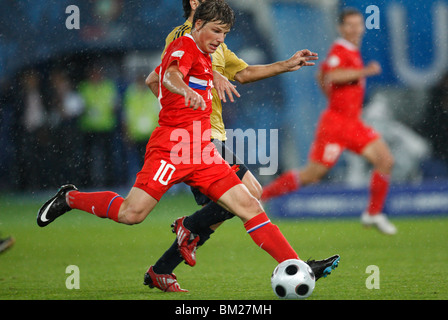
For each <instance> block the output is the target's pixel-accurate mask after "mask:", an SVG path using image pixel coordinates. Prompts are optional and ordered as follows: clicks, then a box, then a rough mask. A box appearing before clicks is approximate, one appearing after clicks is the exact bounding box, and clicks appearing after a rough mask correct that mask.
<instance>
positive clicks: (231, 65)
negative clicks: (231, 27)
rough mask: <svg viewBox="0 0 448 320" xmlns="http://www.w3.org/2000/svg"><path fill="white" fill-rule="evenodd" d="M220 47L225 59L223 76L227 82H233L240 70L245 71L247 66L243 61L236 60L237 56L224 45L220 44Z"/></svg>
mask: <svg viewBox="0 0 448 320" xmlns="http://www.w3.org/2000/svg"><path fill="white" fill-rule="evenodd" d="M221 46H222V50H223V54H224V59H225V68H224V74H223V75H224V76H225V77H227V78H228V79H229V80H231V81H234V80H235V75H236V74H237V73H238V72H240V71H241V70H244V69H246V68H247V67H248V66H249V65H248V64H247V63H246V62H245V61H244V60H243V59H240V58H238V56H237V55H236V54H235V53H234V52H233V51H232V50H230V49H229V48H228V47H227V46H226V45H225V44H224V43H222V44H221Z"/></svg>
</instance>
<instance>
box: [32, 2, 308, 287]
mask: <svg viewBox="0 0 448 320" xmlns="http://www.w3.org/2000/svg"><path fill="white" fill-rule="evenodd" d="M233 22H234V13H233V11H232V9H231V8H230V7H229V6H228V5H227V4H226V3H225V2H224V1H223V0H208V1H206V2H204V3H203V4H201V5H200V6H199V7H198V9H197V10H196V13H195V16H194V19H193V28H192V32H191V34H190V35H188V36H184V37H181V38H179V39H177V40H175V41H173V42H172V43H171V44H170V46H169V47H168V48H167V50H166V52H165V54H164V57H163V59H162V63H161V64H160V65H159V67H158V73H159V75H160V80H159V101H160V105H161V111H160V114H159V125H160V126H159V127H157V128H156V129H155V130H154V132H153V134H152V135H151V138H150V139H149V142H148V146H147V151H146V155H145V163H144V165H143V168H142V170H141V171H140V172H139V173H138V174H137V179H136V182H135V184H134V186H133V187H132V189H131V191H130V192H129V194H128V196H127V197H126V198H125V199H124V198H123V197H121V196H120V195H118V194H117V193H115V192H110V191H103V192H89V193H86V192H80V191H78V190H77V189H76V187H75V186H73V185H65V186H62V187H61V188H60V189H59V191H58V192H57V193H56V195H55V196H53V197H52V198H51V199H49V200H48V201H47V202H46V203H45V204H44V205H43V206H42V207H41V208H40V210H39V212H38V215H37V223H38V225H39V226H41V227H44V226H46V225H48V224H49V223H51V222H53V221H54V220H55V219H56V218H58V217H59V216H61V215H63V214H64V213H66V212H68V211H70V210H71V209H79V210H82V211H86V212H89V213H91V214H93V215H96V216H98V217H100V218H108V219H111V220H113V221H116V222H119V223H124V224H129V225H132V224H136V223H140V222H142V221H143V220H144V219H145V218H146V217H147V215H148V214H149V213H150V212H151V211H152V209H153V208H154V207H155V206H156V204H157V203H158V201H159V200H160V198H161V197H162V195H163V194H164V193H165V192H166V191H167V190H168V189H169V188H170V187H171V186H172V185H174V184H176V183H180V182H185V183H187V184H189V185H190V186H193V187H197V188H198V189H199V190H200V191H201V192H202V193H204V194H205V195H207V196H208V197H209V198H210V199H212V200H213V201H216V202H218V203H219V204H220V205H222V206H223V207H225V208H226V209H228V210H230V211H231V212H233V213H234V214H235V215H237V216H238V217H239V218H240V219H241V220H242V222H243V223H244V227H245V229H246V230H247V233H249V235H250V236H251V238H252V239H253V241H254V242H255V243H256V244H257V245H258V246H259V247H261V248H262V249H263V250H265V251H266V252H268V253H269V254H270V255H271V256H272V257H273V258H274V259H275V260H276V261H277V262H282V261H285V260H287V259H299V257H298V255H297V253H296V252H295V251H294V249H293V248H292V247H291V246H290V244H289V243H288V241H287V240H286V239H285V237H284V236H283V234H282V233H281V232H280V230H279V229H278V227H277V226H276V225H274V224H272V223H271V221H270V220H269V218H268V216H267V215H266V213H265V212H264V209H263V208H262V206H261V204H260V202H258V200H257V199H256V198H254V197H253V196H252V195H251V194H250V193H249V191H248V189H247V188H246V187H245V186H244V185H243V184H242V183H241V180H240V179H239V178H238V177H237V175H236V174H235V172H234V170H232V168H231V167H230V166H229V164H228V163H227V162H226V161H224V159H222V157H221V155H220V154H219V153H218V152H217V150H216V147H215V146H214V144H213V143H212V142H211V141H210V133H211V130H210V113H211V108H212V106H211V104H212V94H211V86H212V82H213V72H212V64H211V58H210V54H211V53H213V52H214V51H215V50H216V49H217V48H218V46H219V45H220V44H221V43H223V42H224V38H225V36H226V34H227V33H228V32H229V31H230V29H231V27H232V25H233ZM163 281H165V282H166V286H165V287H166V291H183V290H182V289H181V288H180V287H179V285H178V284H177V281H176V278H175V276H174V275H168V276H167V277H166V278H165V279H163Z"/></svg>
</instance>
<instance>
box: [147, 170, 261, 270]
mask: <svg viewBox="0 0 448 320" xmlns="http://www.w3.org/2000/svg"><path fill="white" fill-rule="evenodd" d="M236 174H237V176H238V177H239V178H240V179H241V181H242V182H243V184H244V185H246V186H248V190H249V191H250V192H251V194H252V195H253V196H254V197H260V195H261V185H260V183H259V182H258V181H257V179H256V178H255V177H254V175H253V174H252V173H251V172H250V171H248V170H247V167H245V166H241V167H240V170H238V171H237V172H236ZM192 191H193V194H194V196H195V200H196V202H197V203H198V204H199V205H203V207H202V208H201V209H200V210H198V211H196V212H195V213H193V214H192V215H190V216H188V217H182V218H179V219H177V220H176V221H175V222H174V223H173V228H174V229H173V232H175V233H176V235H177V237H176V239H175V240H174V242H173V244H172V245H171V246H170V247H169V248H168V249H167V250H166V251H165V252H164V253H163V255H162V256H161V257H160V258H159V259H158V260H157V262H156V263H155V264H154V266H153V270H154V272H156V273H157V274H171V273H173V271H174V269H175V268H176V267H177V266H178V265H179V264H180V263H181V262H182V261H185V263H187V264H188V265H190V266H194V265H195V264H196V250H197V248H198V247H200V246H202V245H203V244H204V243H205V242H206V241H207V240H208V239H210V236H211V235H212V234H213V233H214V231H215V230H216V229H217V228H218V227H219V226H220V225H221V224H222V223H223V222H224V221H225V220H228V219H231V218H233V217H234V214H233V213H231V212H229V211H227V210H226V209H224V208H223V207H221V206H220V205H219V204H217V203H216V202H213V201H210V199H209V198H208V197H207V196H205V195H204V194H203V193H201V192H200V191H199V190H198V189H195V188H192ZM179 240H181V241H180V242H181V243H179ZM179 253H180V254H179Z"/></svg>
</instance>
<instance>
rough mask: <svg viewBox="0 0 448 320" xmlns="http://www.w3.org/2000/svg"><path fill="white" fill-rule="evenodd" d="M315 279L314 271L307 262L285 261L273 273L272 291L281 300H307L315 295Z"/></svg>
mask: <svg viewBox="0 0 448 320" xmlns="http://www.w3.org/2000/svg"><path fill="white" fill-rule="evenodd" d="M315 278H316V277H315V276H314V272H313V270H311V267H310V266H309V265H308V264H306V263H305V262H303V261H301V260H297V259H289V260H285V261H283V262H282V263H280V264H279V265H278V266H277V267H276V268H275V269H274V271H273V272H272V276H271V285H272V290H274V293H275V294H276V295H277V297H279V298H280V299H306V298H308V297H309V296H310V295H311V294H312V293H313V290H314V285H315V283H316V280H315Z"/></svg>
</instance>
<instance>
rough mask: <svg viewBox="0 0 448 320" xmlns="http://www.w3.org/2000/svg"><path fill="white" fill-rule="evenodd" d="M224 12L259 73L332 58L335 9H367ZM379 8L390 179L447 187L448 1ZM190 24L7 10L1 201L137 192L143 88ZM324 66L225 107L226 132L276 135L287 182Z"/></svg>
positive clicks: (0, 80)
mask: <svg viewBox="0 0 448 320" xmlns="http://www.w3.org/2000/svg"><path fill="white" fill-rule="evenodd" d="M228 2H229V3H230V4H231V6H232V7H233V8H234V10H235V11H236V13H237V15H236V16H237V20H236V25H235V26H234V28H233V30H232V32H231V33H230V34H229V35H228V37H227V39H226V43H227V45H228V46H229V48H230V49H231V50H232V51H234V52H235V53H236V54H237V55H238V56H239V57H240V58H242V59H244V60H245V61H246V62H247V63H249V64H265V63H270V62H274V61H278V60H284V59H287V58H289V57H290V56H291V55H292V54H293V53H294V52H295V51H297V50H300V49H303V48H309V49H311V50H313V51H315V52H318V53H319V55H320V58H321V59H323V58H324V57H325V55H326V53H327V52H328V49H329V46H330V45H331V43H332V41H333V40H334V39H335V37H336V36H337V33H336V28H335V25H336V17H337V13H338V12H339V9H340V8H342V7H345V6H352V7H356V8H358V9H359V10H361V12H363V13H364V12H365V9H366V7H367V4H366V1H360V0H347V1H337V0H319V1H307V0H296V1H292V0H289V1H288V0H283V1H282V0H276V1H274V0H254V1H252V0H245V1H244V0H243V1H237V0H235V1H232V0H229V1H228ZM369 4H370V3H369ZM69 5H76V6H77V7H79V13H80V28H79V29H67V28H66V24H65V22H66V19H67V17H68V16H69V14H67V13H66V8H67V6H69ZM375 5H376V6H377V7H378V8H379V10H380V21H379V29H367V30H366V36H365V38H364V43H363V46H362V52H363V56H364V59H365V61H369V60H377V61H379V62H380V64H381V65H382V68H383V74H382V75H380V76H377V77H375V78H372V80H370V79H369V81H368V83H367V86H368V91H367V96H366V106H365V110H364V111H365V112H364V118H365V120H366V121H367V122H368V123H370V124H372V125H373V126H374V127H375V128H377V130H378V131H380V132H381V133H382V134H383V136H384V138H385V139H386V141H387V142H388V144H389V145H390V147H391V150H392V152H393V153H394V156H395V159H396V166H395V171H394V173H393V176H392V178H393V181H394V182H397V183H418V182H420V181H423V180H426V179H446V178H448V72H447V71H448V58H447V55H446V52H448V51H447V50H445V49H447V48H448V1H446V0H429V1H425V5H424V6H423V5H421V3H420V1H418V0H410V1H404V0H394V1H385V0H379V1H376V3H375ZM368 15H369V14H368V13H366V17H367V16H368ZM183 22H184V18H183V12H182V5H181V0H163V1H155V0H132V1H123V0H96V1H75V0H72V1H66V0H34V1H30V0H23V1H14V0H2V1H0V101H1V104H0V191H29V190H42V189H47V188H50V189H54V188H56V187H58V186H60V185H61V184H64V183H67V182H71V183H74V184H76V185H77V186H79V187H92V188H93V187H95V188H97V187H101V186H108V187H114V186H129V185H132V184H133V182H134V178H135V174H136V172H137V171H138V170H139V168H140V166H141V163H142V161H143V155H144V150H145V146H146V142H147V140H148V138H149V136H150V134H151V132H152V130H153V129H154V128H155V126H156V125H157V118H158V110H159V106H158V102H157V99H156V98H155V97H154V96H153V95H152V93H151V92H150V91H149V90H148V89H147V88H146V87H145V83H144V79H145V77H146V76H147V75H148V74H149V72H150V71H152V70H153V69H154V68H155V67H156V66H157V64H158V63H159V61H160V54H161V52H162V50H163V47H164V45H165V42H164V40H165V37H166V35H167V34H168V33H169V32H170V31H171V30H172V29H173V28H174V27H175V26H178V25H180V24H182V23H183ZM411 22H412V23H411ZM400 23H402V24H400ZM316 70H317V69H313V68H307V69H306V70H303V72H302V70H301V71H300V72H296V73H294V74H285V75H282V76H279V77H274V78H270V79H266V80H263V81H261V82H257V83H254V84H248V85H244V86H242V85H239V86H238V90H239V92H240V93H241V95H242V97H241V98H240V99H238V100H237V101H236V102H235V103H233V104H232V103H227V104H225V105H224V117H225V123H226V126H227V128H232V129H236V128H241V129H243V130H245V129H248V128H253V129H278V130H279V141H278V145H276V146H266V148H267V149H269V148H270V149H271V150H275V151H278V152H279V160H280V163H279V171H278V173H281V172H282V171H284V170H287V169H289V168H292V167H297V166H298V165H302V164H304V163H305V162H306V158H307V154H308V150H309V145H310V143H311V141H312V139H313V135H314V128H315V124H316V122H317V119H318V116H319V113H320V112H321V111H322V110H323V109H324V108H325V106H326V101H325V98H324V97H323V96H322V94H321V93H320V92H319V89H318V87H317V84H316V81H315V73H316ZM98 101H100V103H98ZM268 142H269V139H268V141H267V143H268ZM277 148H278V149H277ZM246 154H247V153H246ZM341 160H342V161H339V163H338V165H337V166H336V167H335V168H334V169H333V170H332V171H331V174H330V175H329V176H328V177H327V180H329V181H338V182H341V181H342V182H344V183H347V184H351V185H362V184H366V181H367V180H368V179H369V175H368V168H367V165H366V163H364V162H363V161H362V160H360V159H359V158H357V157H352V156H351V155H350V154H344V156H343V158H342V159H341ZM257 168H258V166H257V165H256V164H255V165H252V166H251V169H253V171H254V173H255V175H257V173H258V170H257ZM258 178H259V180H260V181H261V182H262V183H263V182H268V181H270V180H271V179H272V178H274V177H272V176H259V177H258Z"/></svg>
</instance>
